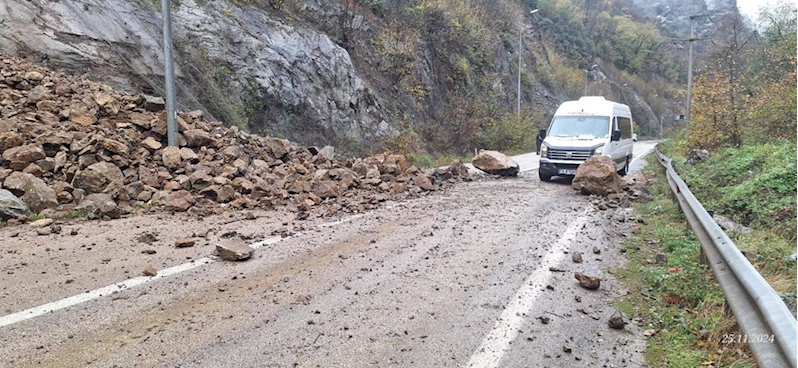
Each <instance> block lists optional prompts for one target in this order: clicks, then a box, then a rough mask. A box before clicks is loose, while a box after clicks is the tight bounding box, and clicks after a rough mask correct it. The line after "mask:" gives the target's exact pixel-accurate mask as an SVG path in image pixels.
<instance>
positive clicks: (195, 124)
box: [0, 58, 468, 220]
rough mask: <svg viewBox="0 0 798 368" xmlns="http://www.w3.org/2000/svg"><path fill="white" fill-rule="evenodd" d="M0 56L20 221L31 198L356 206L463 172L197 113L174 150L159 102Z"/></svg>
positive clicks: (53, 204) (7, 211)
mask: <svg viewBox="0 0 798 368" xmlns="http://www.w3.org/2000/svg"><path fill="white" fill-rule="evenodd" d="M0 60H2V61H1V62H0V68H1V69H0V153H2V159H0V183H2V189H0V191H2V192H0V197H1V198H0V199H2V200H0V206H3V204H5V205H6V206H7V207H8V208H0V217H2V218H3V219H8V218H19V217H22V219H23V220H24V218H25V217H26V216H25V215H20V214H21V213H24V212H25V211H24V208H22V209H21V208H20V207H25V206H27V208H28V210H29V213H28V215H29V214H31V213H41V212H43V211H49V212H50V213H49V214H50V215H56V216H57V215H59V214H60V215H64V214H72V213H74V212H78V213H81V214H83V215H86V216H89V217H90V218H117V217H119V216H121V215H124V214H128V213H133V212H137V211H146V210H148V209H149V208H153V207H155V208H160V209H164V210H168V211H194V212H197V213H201V214H204V213H208V212H209V211H210V212H215V211H217V210H219V209H221V208H234V209H235V208H253V207H265V208H270V207H273V206H288V207H289V208H291V209H294V210H297V211H310V210H311V209H313V208H319V207H324V208H325V209H326V212H325V213H335V212H338V211H342V212H359V211H363V210H365V209H370V208H373V207H376V205H377V204H378V203H379V202H382V201H385V200H389V199H401V198H406V197H411V196H416V195H419V194H421V193H423V192H426V191H432V190H436V189H437V188H440V187H441V186H443V185H447V183H454V182H456V181H457V180H462V179H468V171H467V169H465V167H464V166H462V164H460V163H455V164H453V165H452V166H451V167H450V168H449V169H445V170H444V169H438V170H435V171H432V172H429V173H425V172H423V171H421V170H419V169H417V168H416V167H414V166H410V165H409V164H408V163H407V161H406V159H405V157H404V156H402V155H390V154H380V155H375V156H371V157H367V158H358V159H349V160H338V159H336V157H335V154H334V149H333V147H324V148H322V149H316V148H315V147H310V148H304V147H297V146H295V145H293V144H291V143H290V142H289V141H287V140H285V139H278V138H274V137H263V136H258V135H254V134H248V133H246V132H243V131H241V130H239V129H238V128H237V127H235V126H233V127H229V128H228V127H225V126H223V125H222V124H221V123H219V122H213V121H205V120H204V119H203V114H202V112H200V111H194V112H185V113H183V112H181V113H178V117H177V121H178V125H179V133H180V134H179V136H178V142H179V147H168V146H167V145H166V112H165V111H164V103H163V100H162V99H161V98H156V97H151V96H146V95H142V94H138V95H129V94H124V93H120V92H117V91H114V90H112V89H111V88H110V87H108V86H105V85H101V84H97V83H94V82H91V81H89V80H86V79H81V78H76V77H72V76H68V75H65V74H62V73H56V72H52V71H49V70H47V69H44V68H41V67H38V66H35V65H32V64H29V63H26V62H23V61H21V60H18V59H14V58H2V59H0ZM220 203H223V204H225V205H223V206H219V205H218V204H220Z"/></svg>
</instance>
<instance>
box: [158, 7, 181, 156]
mask: <svg viewBox="0 0 798 368" xmlns="http://www.w3.org/2000/svg"><path fill="white" fill-rule="evenodd" d="M161 5H162V7H161V10H162V12H163V62H164V66H165V67H166V72H165V73H164V75H165V77H166V81H165V82H166V141H167V144H168V145H170V146H173V147H177V122H176V121H175V66H174V63H173V58H172V14H171V12H170V9H169V6H170V4H169V0H161Z"/></svg>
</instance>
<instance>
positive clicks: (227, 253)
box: [216, 238, 255, 261]
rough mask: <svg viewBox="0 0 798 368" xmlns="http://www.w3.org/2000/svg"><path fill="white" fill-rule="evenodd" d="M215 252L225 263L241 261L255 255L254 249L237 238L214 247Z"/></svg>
mask: <svg viewBox="0 0 798 368" xmlns="http://www.w3.org/2000/svg"><path fill="white" fill-rule="evenodd" d="M216 251H217V252H219V257H220V258H222V259H223V260H225V261H243V260H245V259H248V258H250V257H252V255H253V254H255V249H252V247H250V246H249V245H247V244H246V243H244V241H243V240H241V239H239V238H234V239H226V240H222V241H221V242H219V244H217V245H216Z"/></svg>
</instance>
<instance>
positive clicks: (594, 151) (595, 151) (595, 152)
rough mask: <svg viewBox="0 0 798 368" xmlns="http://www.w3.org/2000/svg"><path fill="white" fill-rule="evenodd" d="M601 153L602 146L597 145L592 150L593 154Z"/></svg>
mask: <svg viewBox="0 0 798 368" xmlns="http://www.w3.org/2000/svg"><path fill="white" fill-rule="evenodd" d="M602 153H604V146H600V147H597V148H596V149H594V150H593V154H594V155H600V154H602Z"/></svg>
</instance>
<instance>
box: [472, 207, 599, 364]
mask: <svg viewBox="0 0 798 368" xmlns="http://www.w3.org/2000/svg"><path fill="white" fill-rule="evenodd" d="M587 211H588V209H587V208H586V209H585V211H584V212H582V213H581V214H580V215H579V217H577V219H576V220H575V221H574V222H572V223H571V224H570V225H569V226H568V228H567V229H566V230H565V233H563V235H562V236H561V237H560V240H559V241H557V244H555V245H554V246H553V247H552V248H551V250H549V252H548V253H547V254H546V256H544V258H543V260H542V262H541V263H540V266H539V267H538V268H537V269H535V271H534V272H532V274H530V275H529V277H527V278H526V280H524V284H523V285H522V286H521V288H520V289H518V292H517V293H516V294H515V295H514V296H513V298H512V299H511V300H510V303H509V304H508V305H507V308H506V309H505V310H504V312H502V314H501V316H500V317H499V320H498V321H496V324H495V325H494V326H493V329H492V330H491V331H490V332H489V333H488V335H487V336H485V339H484V340H482V344H481V345H480V346H479V348H477V350H476V351H475V352H474V354H473V355H472V356H471V359H470V360H469V361H468V364H467V367H469V368H492V367H498V366H499V363H501V361H502V358H504V355H505V354H506V353H507V349H508V348H509V347H510V344H512V342H513V341H515V339H516V338H517V337H518V330H519V328H521V325H522V324H523V323H524V319H525V318H526V316H527V315H528V314H529V312H530V311H531V310H532V307H533V306H534V305H535V300H536V299H537V297H538V295H540V293H541V292H542V291H541V290H543V289H544V286H545V285H546V284H547V283H548V282H549V279H550V278H551V272H550V271H549V267H552V266H556V265H557V264H559V263H560V261H562V258H563V257H564V256H565V250H567V249H568V248H569V246H570V245H571V244H572V243H573V241H574V239H575V238H576V234H577V232H578V230H579V229H580V228H581V227H582V225H584V224H585V221H586V219H587V216H586V215H587Z"/></svg>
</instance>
